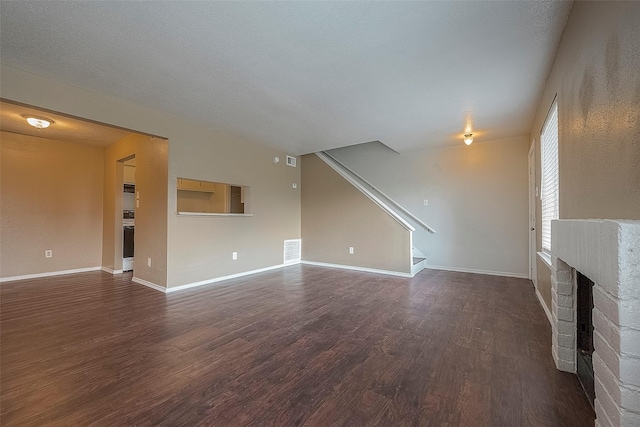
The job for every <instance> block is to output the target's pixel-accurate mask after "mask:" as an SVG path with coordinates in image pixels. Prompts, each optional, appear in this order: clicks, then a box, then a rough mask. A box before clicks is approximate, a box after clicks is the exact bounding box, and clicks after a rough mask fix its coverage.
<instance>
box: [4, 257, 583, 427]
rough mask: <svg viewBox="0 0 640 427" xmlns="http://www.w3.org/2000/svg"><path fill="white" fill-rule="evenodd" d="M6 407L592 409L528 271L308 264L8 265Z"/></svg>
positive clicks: (237, 412) (448, 420)
mask: <svg viewBox="0 0 640 427" xmlns="http://www.w3.org/2000/svg"><path fill="white" fill-rule="evenodd" d="M0 291H1V307H0V309H1V361H0V363H1V372H0V374H1V378H0V387H1V388H0V390H1V392H0V393H1V401H0V403H1V407H0V424H1V425H2V426H4V427H9V426H41V425H65V426H86V425H95V426H124V425H136V426H156V425H161V426H300V425H303V426H360V425H365V426H374V425H379V426H509V427H511V426H581V427H582V426H592V425H593V423H594V413H593V411H592V410H591V408H590V406H589V403H588V401H587V398H586V397H585V396H584V394H583V392H582V390H581V388H580V385H579V383H578V380H577V379H576V377H575V376H574V375H571V374H568V373H564V372H560V371H557V370H556V369H555V368H554V364H553V360H552V357H551V329H550V326H549V323H548V321H547V319H546V317H545V315H544V313H543V311H542V308H541V307H540V305H539V303H538V301H537V300H536V297H535V294H534V291H533V287H532V286H531V284H530V282H529V281H528V280H523V279H513V278H505V277H496V276H485V275H475V274H466V273H453V272H444V271H436V270H424V271H422V272H421V273H419V274H418V275H416V277H415V278H413V279H405V278H396V277H390V276H382V275H376V274H369V273H358V272H353V271H345V270H334V269H327V268H319V267H312V266H305V265H295V266H290V267H287V268H283V269H280V270H273V271H271V272H267V273H262V274H257V275H253V276H247V277H244V278H240V279H235V280H231V281H228V282H224V283H223V284H217V285H210V286H204V287H200V288H194V289H190V290H185V291H181V292H176V293H172V294H168V295H164V294H162V293H160V292H157V291H154V290H152V289H149V288H146V287H144V286H141V285H138V284H135V283H132V282H131V281H130V275H124V276H123V275H120V276H111V275H109V274H107V273H104V272H91V273H80V274H75V275H68V276H58V277H51V278H44V279H35V280H24V281H19V282H9V283H3V284H2V285H1V286H0Z"/></svg>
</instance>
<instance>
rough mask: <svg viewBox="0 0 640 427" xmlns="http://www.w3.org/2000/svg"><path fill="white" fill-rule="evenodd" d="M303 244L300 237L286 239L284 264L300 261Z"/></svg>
mask: <svg viewBox="0 0 640 427" xmlns="http://www.w3.org/2000/svg"><path fill="white" fill-rule="evenodd" d="M301 246H302V240H300V239H294V240H285V241H284V264H291V263H294V262H300V258H301V256H300V252H301V251H300V248H301Z"/></svg>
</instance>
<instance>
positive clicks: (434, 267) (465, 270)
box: [424, 265, 529, 279]
mask: <svg viewBox="0 0 640 427" xmlns="http://www.w3.org/2000/svg"><path fill="white" fill-rule="evenodd" d="M424 268H428V269H429V270H444V271H455V272H457V273H474V274H487V275H490V276H502V277H515V278H517V279H528V278H529V274H528V273H511V272H508V271H489V270H474V269H472V268H458V267H455V268H454V267H442V266H440V265H425V266H424Z"/></svg>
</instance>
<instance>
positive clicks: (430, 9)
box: [0, 1, 571, 154]
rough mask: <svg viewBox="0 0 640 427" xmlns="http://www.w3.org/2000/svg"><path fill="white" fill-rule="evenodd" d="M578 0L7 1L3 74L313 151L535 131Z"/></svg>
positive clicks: (422, 144) (415, 145)
mask: <svg viewBox="0 0 640 427" xmlns="http://www.w3.org/2000/svg"><path fill="white" fill-rule="evenodd" d="M570 8H571V3H570V2H559V1H517V2H516V1H513V2H485V1H478V2H455V1H454V2H186V1H180V2H150V1H141V2H129V1H126V2H118V1H108V2H57V1H49V2H5V1H3V2H2V18H1V26H0V31H1V37H0V43H1V45H0V47H1V49H0V55H1V60H2V63H4V64H7V65H10V66H13V67H16V68H20V69H23V70H26V71H30V72H33V73H37V74H42V75H46V76H49V77H52V78H54V79H57V80H60V81H63V82H66V83H68V84H72V85H74V86H79V87H83V88H86V89H88V90H91V91H96V92H101V93H104V94H107V95H110V96H114V97H118V98H122V99H126V100H129V101H130V102H133V103H136V104H139V105H144V106H148V107H151V108H155V109H158V110H162V111H164V112H166V113H169V114H173V115H175V116H180V117H185V118H188V119H191V120H196V121H199V122H201V123H202V124H203V125H204V126H208V127H212V128H216V129H220V130H224V131H228V132H233V133H236V134H240V135H242V136H245V137H248V138H251V139H254V140H258V141H262V142H264V143H267V144H270V145H274V146H278V147H281V148H283V149H286V150H287V151H289V152H291V153H293V154H302V153H308V152H313V151H319V150H323V149H330V148H335V147H340V146H345V145H352V144H357V143H362V142H366V141H373V140H379V141H381V142H383V143H385V144H386V145H388V146H390V147H391V148H393V149H395V150H398V151H406V150H413V149H420V148H428V147H435V146H446V145H452V144H459V143H461V136H462V134H463V133H464V132H465V130H466V129H465V127H471V128H472V131H473V132H474V134H475V135H476V141H478V142H481V141H482V140H489V139H499V138H506V137H510V136H515V135H523V134H526V133H528V131H529V127H530V125H531V122H532V119H533V113H534V110H535V106H536V104H537V101H538V97H539V95H540V93H541V90H542V88H543V85H544V81H545V78H546V75H547V73H548V70H549V68H550V65H551V61H552V60H553V55H554V53H555V49H556V46H557V45H558V42H559V38H560V35H561V32H562V29H563V26H564V23H565V22H566V18H567V16H568V13H569V10H570Z"/></svg>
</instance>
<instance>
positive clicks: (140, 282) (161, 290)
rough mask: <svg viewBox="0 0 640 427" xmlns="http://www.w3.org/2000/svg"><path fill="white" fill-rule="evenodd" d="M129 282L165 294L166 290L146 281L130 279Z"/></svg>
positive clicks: (135, 278)
mask: <svg viewBox="0 0 640 427" xmlns="http://www.w3.org/2000/svg"><path fill="white" fill-rule="evenodd" d="M131 281H132V282H135V283H138V284H140V285H144V286H147V287H149V288H151V289H155V290H156V291H160V292H162V293H163V294H164V293H167V288H165V287H164V286H160V285H156V284H155V283H151V282H148V281H146V280H144V279H140V278H138V277H132V278H131Z"/></svg>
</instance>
